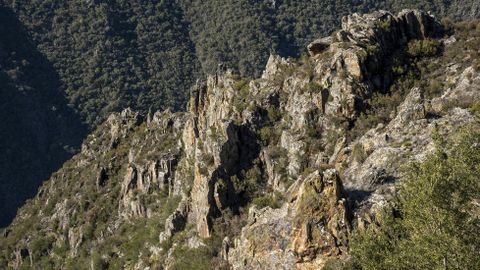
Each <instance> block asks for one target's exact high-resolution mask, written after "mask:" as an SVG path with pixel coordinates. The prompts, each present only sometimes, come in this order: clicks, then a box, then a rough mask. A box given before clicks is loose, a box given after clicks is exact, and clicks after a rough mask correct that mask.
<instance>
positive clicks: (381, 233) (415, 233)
mask: <svg viewBox="0 0 480 270" xmlns="http://www.w3.org/2000/svg"><path fill="white" fill-rule="evenodd" d="M479 145H480V133H479V132H478V130H476V129H474V128H473V127H472V128H466V129H464V130H463V131H461V132H458V133H455V134H453V135H451V136H450V138H449V139H448V140H447V141H439V142H437V147H438V149H437V152H436V153H435V154H432V155H431V156H429V157H428V158H427V159H426V160H425V161H423V162H421V163H415V164H412V165H410V166H409V167H408V168H407V169H406V176H405V178H404V179H403V181H402V182H401V184H400V185H399V196H398V199H397V200H396V201H395V203H394V204H393V206H392V207H391V208H390V207H388V208H386V209H384V212H383V213H381V214H380V215H379V216H378V217H377V221H376V222H375V223H374V224H371V225H370V226H369V227H368V228H367V229H366V230H364V231H360V232H359V233H358V234H357V235H356V236H355V237H354V239H353V241H352V244H351V253H352V255H353V257H354V259H355V262H356V263H357V264H358V265H359V266H360V267H361V268H362V269H477V268H479V267H480V261H479V260H478V252H479V250H480V237H479V236H478V233H477V232H478V231H479V230H480V226H479V224H480V223H479V215H480V208H479V205H478V202H479V200H480V195H479V194H480V182H479V179H478V176H479V175H480V167H479V166H478V164H480V151H479Z"/></svg>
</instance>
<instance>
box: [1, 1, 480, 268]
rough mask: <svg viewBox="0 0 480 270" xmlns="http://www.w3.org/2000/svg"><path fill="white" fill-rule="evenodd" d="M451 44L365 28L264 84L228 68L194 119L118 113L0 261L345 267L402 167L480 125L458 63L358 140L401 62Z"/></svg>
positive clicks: (404, 15) (473, 75)
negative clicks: (414, 43)
mask: <svg viewBox="0 0 480 270" xmlns="http://www.w3.org/2000/svg"><path fill="white" fill-rule="evenodd" d="M440 32H441V27H440V25H439V23H438V22H437V21H436V19H435V18H434V17H433V16H431V15H429V14H427V13H424V12H420V11H412V10H405V11H402V12H401V13H399V14H398V15H393V14H391V13H389V12H386V11H379V12H375V13H372V14H364V15H359V14H353V15H351V16H348V17H345V18H344V19H343V20H342V29H340V30H339V31H338V32H336V33H334V34H332V36H331V37H328V38H323V39H319V40H316V41H314V42H313V43H312V44H311V45H310V46H309V48H308V49H309V52H310V54H311V55H312V57H310V58H308V59H302V60H298V61H295V60H291V59H284V58H281V57H279V56H274V55H271V56H270V58H269V60H268V63H267V66H266V69H265V71H264V73H263V75H262V77H261V78H258V79H255V80H245V79H241V78H239V76H238V75H235V74H234V73H233V72H231V71H229V70H225V69H219V71H218V72H217V73H216V74H214V75H211V76H208V77H207V80H206V82H200V81H199V82H198V83H197V84H196V86H195V87H194V88H193V89H192V92H191V98H190V101H189V105H188V108H187V112H182V113H173V112H171V111H168V110H167V111H164V112H155V113H153V112H149V113H148V114H147V115H146V116H143V115H142V114H140V113H137V112H133V111H132V110H125V111H123V112H121V113H114V114H112V115H111V116H110V117H109V118H108V120H107V121H106V122H105V123H104V124H103V125H102V126H100V127H99V128H98V130H96V131H95V132H93V133H92V134H91V135H90V136H89V137H88V138H87V140H86V141H85V142H84V144H83V147H82V151H81V152H80V153H79V154H78V155H76V156H75V157H74V158H73V159H72V160H71V161H69V162H67V164H65V166H64V167H63V168H62V169H61V170H60V171H59V172H58V173H56V174H54V175H53V176H52V178H51V179H50V180H49V181H47V182H46V183H45V184H44V185H43V186H42V188H41V189H40V190H39V193H38V195H37V197H35V198H34V199H33V200H32V201H31V202H29V203H28V204H27V206H26V207H24V208H22V209H21V210H20V211H19V214H18V217H17V219H16V220H15V221H14V223H13V224H12V226H11V227H9V228H8V229H7V230H5V233H4V236H3V238H4V239H6V240H5V241H6V243H7V244H5V245H2V247H4V246H5V247H6V248H5V251H2V252H1V253H0V254H2V256H3V257H0V259H3V258H4V261H6V263H7V265H8V266H9V267H13V268H20V267H21V266H22V267H29V266H32V267H33V266H36V265H37V264H36V262H37V259H38V258H37V257H38V254H39V253H40V254H42V256H43V258H44V259H45V260H49V261H51V262H53V264H52V265H54V267H55V268H58V269H68V268H69V267H70V266H71V265H70V264H69V263H71V262H72V261H73V260H81V262H82V263H84V262H87V261H88V264H89V265H90V266H91V267H92V268H95V267H94V266H95V265H98V264H101V263H107V262H108V263H111V265H115V266H116V265H118V266H119V268H122V267H123V268H125V269H149V268H150V269H170V268H174V267H175V263H176V260H179V258H178V256H184V257H188V256H187V255H185V253H188V254H190V253H192V254H196V255H197V254H203V253H202V251H205V250H207V251H208V252H206V253H208V254H210V253H209V252H210V251H212V250H213V251H214V252H213V253H214V254H216V255H217V258H215V259H214V260H212V264H215V266H219V265H222V266H224V265H227V264H228V265H230V266H231V267H232V268H233V269H321V268H322V267H323V266H324V265H325V264H326V263H327V261H330V260H337V259H344V258H348V256H349V255H348V243H349V237H350V236H351V235H352V233H351V232H352V230H355V229H357V228H360V229H362V228H364V227H365V226H368V224H369V223H372V222H374V220H375V215H376V213H377V212H378V211H379V210H380V209H381V208H382V207H384V206H385V205H387V204H388V203H389V202H390V201H391V200H392V198H393V197H394V196H395V192H396V190H395V186H396V182H397V181H398V179H400V178H401V177H402V166H403V165H404V164H407V163H408V162H409V161H412V160H421V159H422V158H424V157H425V155H427V154H428V153H431V152H432V151H434V150H435V144H434V139H433V138H434V137H439V136H441V135H442V134H445V133H448V132H450V131H454V130H457V129H459V128H460V127H462V126H465V125H475V123H476V124H477V125H478V123H477V122H478V120H477V119H476V118H475V117H474V116H473V115H472V113H471V112H470V111H469V110H468V109H462V108H460V107H466V105H465V104H470V103H471V102H470V103H462V101H466V100H470V101H475V100H478V99H480V96H479V93H480V89H479V88H478V85H480V84H479V83H478V80H479V75H478V71H477V70H475V68H474V66H472V67H468V68H466V69H464V67H465V65H460V64H454V63H452V64H451V65H448V66H447V67H446V68H445V70H446V73H447V78H446V79H447V81H448V82H449V83H450V86H449V87H448V89H445V90H446V91H444V92H443V94H442V95H441V96H440V97H436V98H434V99H432V100H428V99H425V97H424V94H423V92H424V91H423V90H424V89H422V88H421V87H415V88H412V89H411V90H410V91H409V92H408V93H406V95H405V96H403V94H401V93H399V95H398V96H401V98H402V99H403V101H402V102H401V104H400V105H399V106H398V107H397V108H396V109H392V110H391V111H388V113H389V114H390V115H391V116H389V118H388V121H385V122H383V123H381V124H378V125H377V126H376V127H374V128H370V127H371V126H369V127H368V128H366V129H365V130H362V132H361V134H353V131H352V128H355V127H356V125H357V124H361V123H359V119H360V118H359V114H361V113H365V112H366V108H367V107H366V106H365V101H367V100H368V101H373V99H372V96H376V95H379V93H377V92H376V91H379V92H382V93H384V92H386V91H387V90H388V88H389V86H390V85H391V83H392V79H393V77H392V76H393V75H392V74H393V73H392V66H391V61H392V55H393V52H394V50H405V47H406V45H407V42H409V40H411V39H423V38H431V37H436V36H437V34H438V33H440ZM450 46H454V45H450ZM400 55H401V54H400ZM470 65H472V64H470ZM367 113H370V112H367ZM360 126H361V125H360ZM359 133H360V132H359ZM3 238H2V239H3ZM0 242H3V240H1V241H0ZM39 243H42V245H40V244H39ZM43 243H45V244H43ZM192 251H195V252H192ZM203 255H205V254H203ZM205 256H207V255H205ZM58 258H62V260H59V259H58ZM87 258H88V259H87ZM187 259H188V258H187ZM0 263H2V260H0ZM115 263H118V264H115ZM0 266H2V265H1V264H0ZM112 267H113V266H112ZM212 267H214V266H212Z"/></svg>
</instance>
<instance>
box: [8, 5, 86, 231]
mask: <svg viewBox="0 0 480 270" xmlns="http://www.w3.org/2000/svg"><path fill="white" fill-rule="evenodd" d="M0 25H1V26H0V36H1V39H0V66H1V70H0V85H1V91H0V109H1V111H2V113H1V114H0V123H1V125H2V128H1V129H0V152H1V153H2V155H1V157H0V164H1V170H0V213H1V215H0V226H2V227H3V226H5V225H8V223H9V222H10V221H11V219H13V217H14V216H15V213H16V209H17V208H18V207H20V206H21V205H22V204H23V202H24V200H25V199H27V198H30V197H32V196H33V195H35V193H36V191H37V187H38V185H39V183H40V181H44V180H47V179H48V178H49V177H50V175H51V173H52V172H54V171H56V170H58V168H59V167H60V166H61V165H62V164H63V162H65V161H66V160H67V159H69V158H70V157H71V156H72V155H73V153H74V152H75V151H76V149H75V148H78V147H79V146H80V143H81V141H82V140H83V137H84V136H85V135H86V131H87V129H86V127H85V126H84V125H83V124H82V121H81V119H80V118H79V117H78V116H77V115H76V114H75V113H74V111H73V110H72V109H71V108H70V107H68V106H67V104H68V103H67V100H66V98H65V95H64V94H63V92H62V90H61V89H60V81H59V78H58V75H57V74H56V72H55V69H54V68H53V66H52V65H51V63H50V62H49V61H48V60H47V59H46V58H45V56H44V55H43V54H42V53H41V52H39V51H38V50H37V48H36V47H35V46H34V44H32V41H31V39H30V37H29V35H28V33H27V32H26V31H25V29H24V28H23V27H22V25H21V23H20V22H19V21H17V19H16V17H15V14H13V13H12V12H11V11H10V10H8V9H6V8H3V7H0Z"/></svg>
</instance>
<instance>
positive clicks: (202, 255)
mask: <svg viewBox="0 0 480 270" xmlns="http://www.w3.org/2000/svg"><path fill="white" fill-rule="evenodd" d="M173 256H174V257H175V261H174V263H173V266H172V267H171V268H170V269H172V270H208V269H211V268H210V266H211V260H212V258H213V256H212V253H211V252H210V251H209V250H208V249H207V248H205V247H200V248H196V249H193V248H188V247H183V246H182V247H180V248H176V249H175V250H174V252H173Z"/></svg>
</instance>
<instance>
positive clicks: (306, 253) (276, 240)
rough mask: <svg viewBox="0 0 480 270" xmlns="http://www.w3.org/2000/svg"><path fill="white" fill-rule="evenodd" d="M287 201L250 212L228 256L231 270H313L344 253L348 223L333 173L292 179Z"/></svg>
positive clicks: (339, 185)
mask: <svg viewBox="0 0 480 270" xmlns="http://www.w3.org/2000/svg"><path fill="white" fill-rule="evenodd" d="M297 182H298V183H297V186H298V188H297V191H296V192H295V193H294V195H293V198H292V200H291V202H290V203H285V204H284V205H283V206H282V207H281V208H279V209H271V208H269V207H267V208H263V209H257V208H255V207H253V208H251V209H250V212H249V217H248V223H247V226H245V227H244V228H243V229H242V233H241V235H240V237H239V239H237V240H235V242H234V247H231V248H230V252H229V254H228V258H229V262H230V263H231V264H232V266H233V269H314V268H316V267H321V266H322V265H323V264H324V263H325V261H326V260H327V259H328V258H329V257H332V256H338V255H340V254H342V253H345V252H346V247H347V242H348V236H349V233H350V225H349V224H350V221H349V220H348V213H349V212H348V208H347V204H346V200H345V198H344V197H343V196H344V194H343V188H342V184H341V181H340V179H339V177H338V174H337V172H336V171H335V170H327V171H325V172H324V173H320V172H319V171H315V172H313V173H311V174H309V175H308V176H307V177H305V178H299V180H297Z"/></svg>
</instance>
